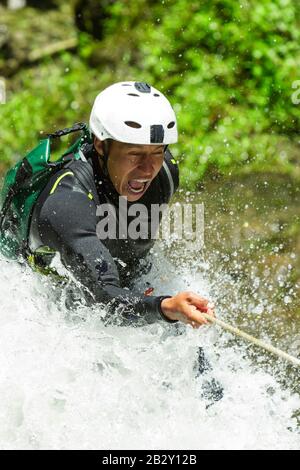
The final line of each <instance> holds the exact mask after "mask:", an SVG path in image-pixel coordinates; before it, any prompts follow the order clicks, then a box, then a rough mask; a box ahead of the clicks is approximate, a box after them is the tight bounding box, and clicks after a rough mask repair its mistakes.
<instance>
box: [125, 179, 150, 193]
mask: <svg viewBox="0 0 300 470" xmlns="http://www.w3.org/2000/svg"><path fill="white" fill-rule="evenodd" d="M150 182H151V179H135V180H130V181H128V188H129V191H130V192H131V193H133V194H142V193H143V192H144V191H145V190H146V189H147V188H148V186H149V184H150Z"/></svg>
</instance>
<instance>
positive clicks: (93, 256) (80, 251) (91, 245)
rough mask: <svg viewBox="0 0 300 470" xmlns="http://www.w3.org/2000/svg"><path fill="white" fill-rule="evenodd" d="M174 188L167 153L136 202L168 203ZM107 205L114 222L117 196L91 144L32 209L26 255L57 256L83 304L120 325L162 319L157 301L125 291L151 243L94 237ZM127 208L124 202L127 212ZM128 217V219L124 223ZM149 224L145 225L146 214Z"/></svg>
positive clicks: (172, 167) (148, 204)
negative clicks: (96, 306) (45, 252)
mask: <svg viewBox="0 0 300 470" xmlns="http://www.w3.org/2000/svg"><path fill="white" fill-rule="evenodd" d="M177 187H178V167H177V165H176V163H175V162H174V160H173V159H172V155H171V153H170V151H169V150H166V152H165V158H164V164H163V167H162V168H161V170H160V172H159V174H158V175H157V176H156V177H155V179H154V180H153V181H152V182H151V184H150V186H149V188H148V189H147V191H146V192H145V194H144V195H143V196H142V197H141V198H140V199H139V201H138V203H140V204H144V205H145V206H146V207H147V208H149V214H150V213H151V212H150V207H151V204H163V203H168V202H169V201H170V198H171V197H172V195H173V194H174V192H175V191H176V189H177ZM105 203H106V204H107V203H110V204H113V205H114V206H115V209H116V217H117V221H118V222H119V213H118V203H119V194H118V193H117V192H116V191H115V189H114V187H113V185H112V183H111V182H110V180H109V179H108V178H107V177H105V176H104V174H103V171H102V170H101V167H100V165H99V158H98V154H97V153H96V151H95V149H94V147H93V145H91V144H90V145H86V146H85V147H84V148H83V149H82V160H79V161H71V162H70V163H68V165H67V166H66V167H64V169H63V170H61V171H60V172H59V173H57V174H56V175H54V176H53V177H52V178H51V179H50V180H49V182H48V184H47V186H46V188H45V189H44V190H43V192H42V194H41V195H40V197H39V199H38V202H37V204H36V206H35V208H34V212H33V216H32V222H31V227H30V237H29V244H30V247H31V249H32V250H36V249H37V248H39V247H40V246H47V247H50V248H51V249H53V250H55V251H56V252H59V253H60V255H61V260H62V263H63V264H64V266H66V267H67V268H68V269H69V270H70V271H71V272H72V273H73V275H74V276H75V278H76V279H77V280H79V281H80V283H81V285H82V286H84V288H85V289H84V291H85V297H86V299H87V301H88V302H89V303H98V302H99V303H104V304H106V305H107V308H108V311H109V312H110V313H111V314H114V315H116V316H117V317H118V318H119V319H121V321H122V322H123V321H125V322H126V323H127V322H128V320H129V321H130V322H132V321H133V322H134V321H135V320H140V319H143V320H144V321H145V322H146V323H152V322H155V321H157V320H158V319H162V318H164V319H166V318H165V317H164V315H163V314H162V312H161V308H160V305H161V301H162V299H163V298H165V297H167V296H163V297H158V296H145V295H144V294H143V293H137V292H134V291H133V290H132V289H131V288H130V287H129V286H130V284H131V282H132V280H133V279H134V278H136V277H137V276H138V275H139V274H140V273H141V272H142V271H143V269H145V268H147V265H146V264H145V257H146V255H147V254H148V253H149V250H150V249H151V248H152V246H153V243H154V241H155V240H154V239H151V238H150V237H148V239H141V238H139V239H136V240H134V239H131V238H129V237H128V238H127V239H120V238H118V233H117V238H116V239H114V240H111V239H106V240H100V239H99V238H98V236H97V224H98V223H99V221H100V220H101V216H98V215H97V214H98V213H99V212H97V214H96V211H97V206H99V205H101V204H105ZM131 204H132V203H130V202H128V209H129V207H130V205H131ZM131 220H132V217H129V216H128V224H129V223H130V221H131ZM148 222H149V224H150V222H151V220H150V215H149V221H148Z"/></svg>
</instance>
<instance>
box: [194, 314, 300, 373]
mask: <svg viewBox="0 0 300 470" xmlns="http://www.w3.org/2000/svg"><path fill="white" fill-rule="evenodd" d="M201 315H202V316H203V317H204V318H206V320H208V321H210V322H211V323H214V324H216V325H218V326H220V327H221V328H223V330H226V331H229V332H230V333H233V334H234V335H235V336H238V337H240V338H244V339H245V340H247V341H249V342H250V343H252V344H255V345H256V346H259V347H260V348H263V349H265V350H266V351H268V352H270V353H272V354H274V355H275V356H277V357H280V358H281V359H285V360H286V361H288V362H290V363H291V364H293V365H294V366H298V367H299V366H300V360H299V359H297V358H296V357H294V356H291V355H290V354H288V353H286V352H284V351H282V350H281V349H279V348H275V347H274V346H272V345H271V344H267V343H265V342H264V341H262V340H261V339H258V338H255V337H254V336H251V335H248V333H245V332H244V331H242V330H239V329H238V328H235V327H234V326H231V325H229V324H228V323H225V322H224V321H222V320H219V319H218V318H214V317H212V316H211V315H208V314H207V313H203V312H201Z"/></svg>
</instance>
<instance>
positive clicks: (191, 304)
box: [161, 292, 215, 328]
mask: <svg viewBox="0 0 300 470" xmlns="http://www.w3.org/2000/svg"><path fill="white" fill-rule="evenodd" d="M161 310H162V312H163V314H164V315H165V316H166V317H167V318H169V320H179V321H181V322H183V323H186V324H188V325H191V326H192V327H193V328H199V327H200V326H201V325H207V324H208V323H210V322H209V321H208V320H206V318H204V317H203V316H202V315H201V312H204V313H207V314H208V315H212V316H213V317H214V316H215V314H214V305H212V304H210V302H209V301H208V300H207V299H204V298H203V297H200V295H198V294H195V293H194V292H180V293H179V294H177V295H175V296H174V297H170V298H168V299H163V301H162V302H161Z"/></svg>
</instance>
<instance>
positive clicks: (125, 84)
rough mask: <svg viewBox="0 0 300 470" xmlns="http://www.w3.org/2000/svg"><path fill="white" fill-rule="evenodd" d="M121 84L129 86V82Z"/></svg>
mask: <svg viewBox="0 0 300 470" xmlns="http://www.w3.org/2000/svg"><path fill="white" fill-rule="evenodd" d="M122 86H131V84H130V83H122Z"/></svg>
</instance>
